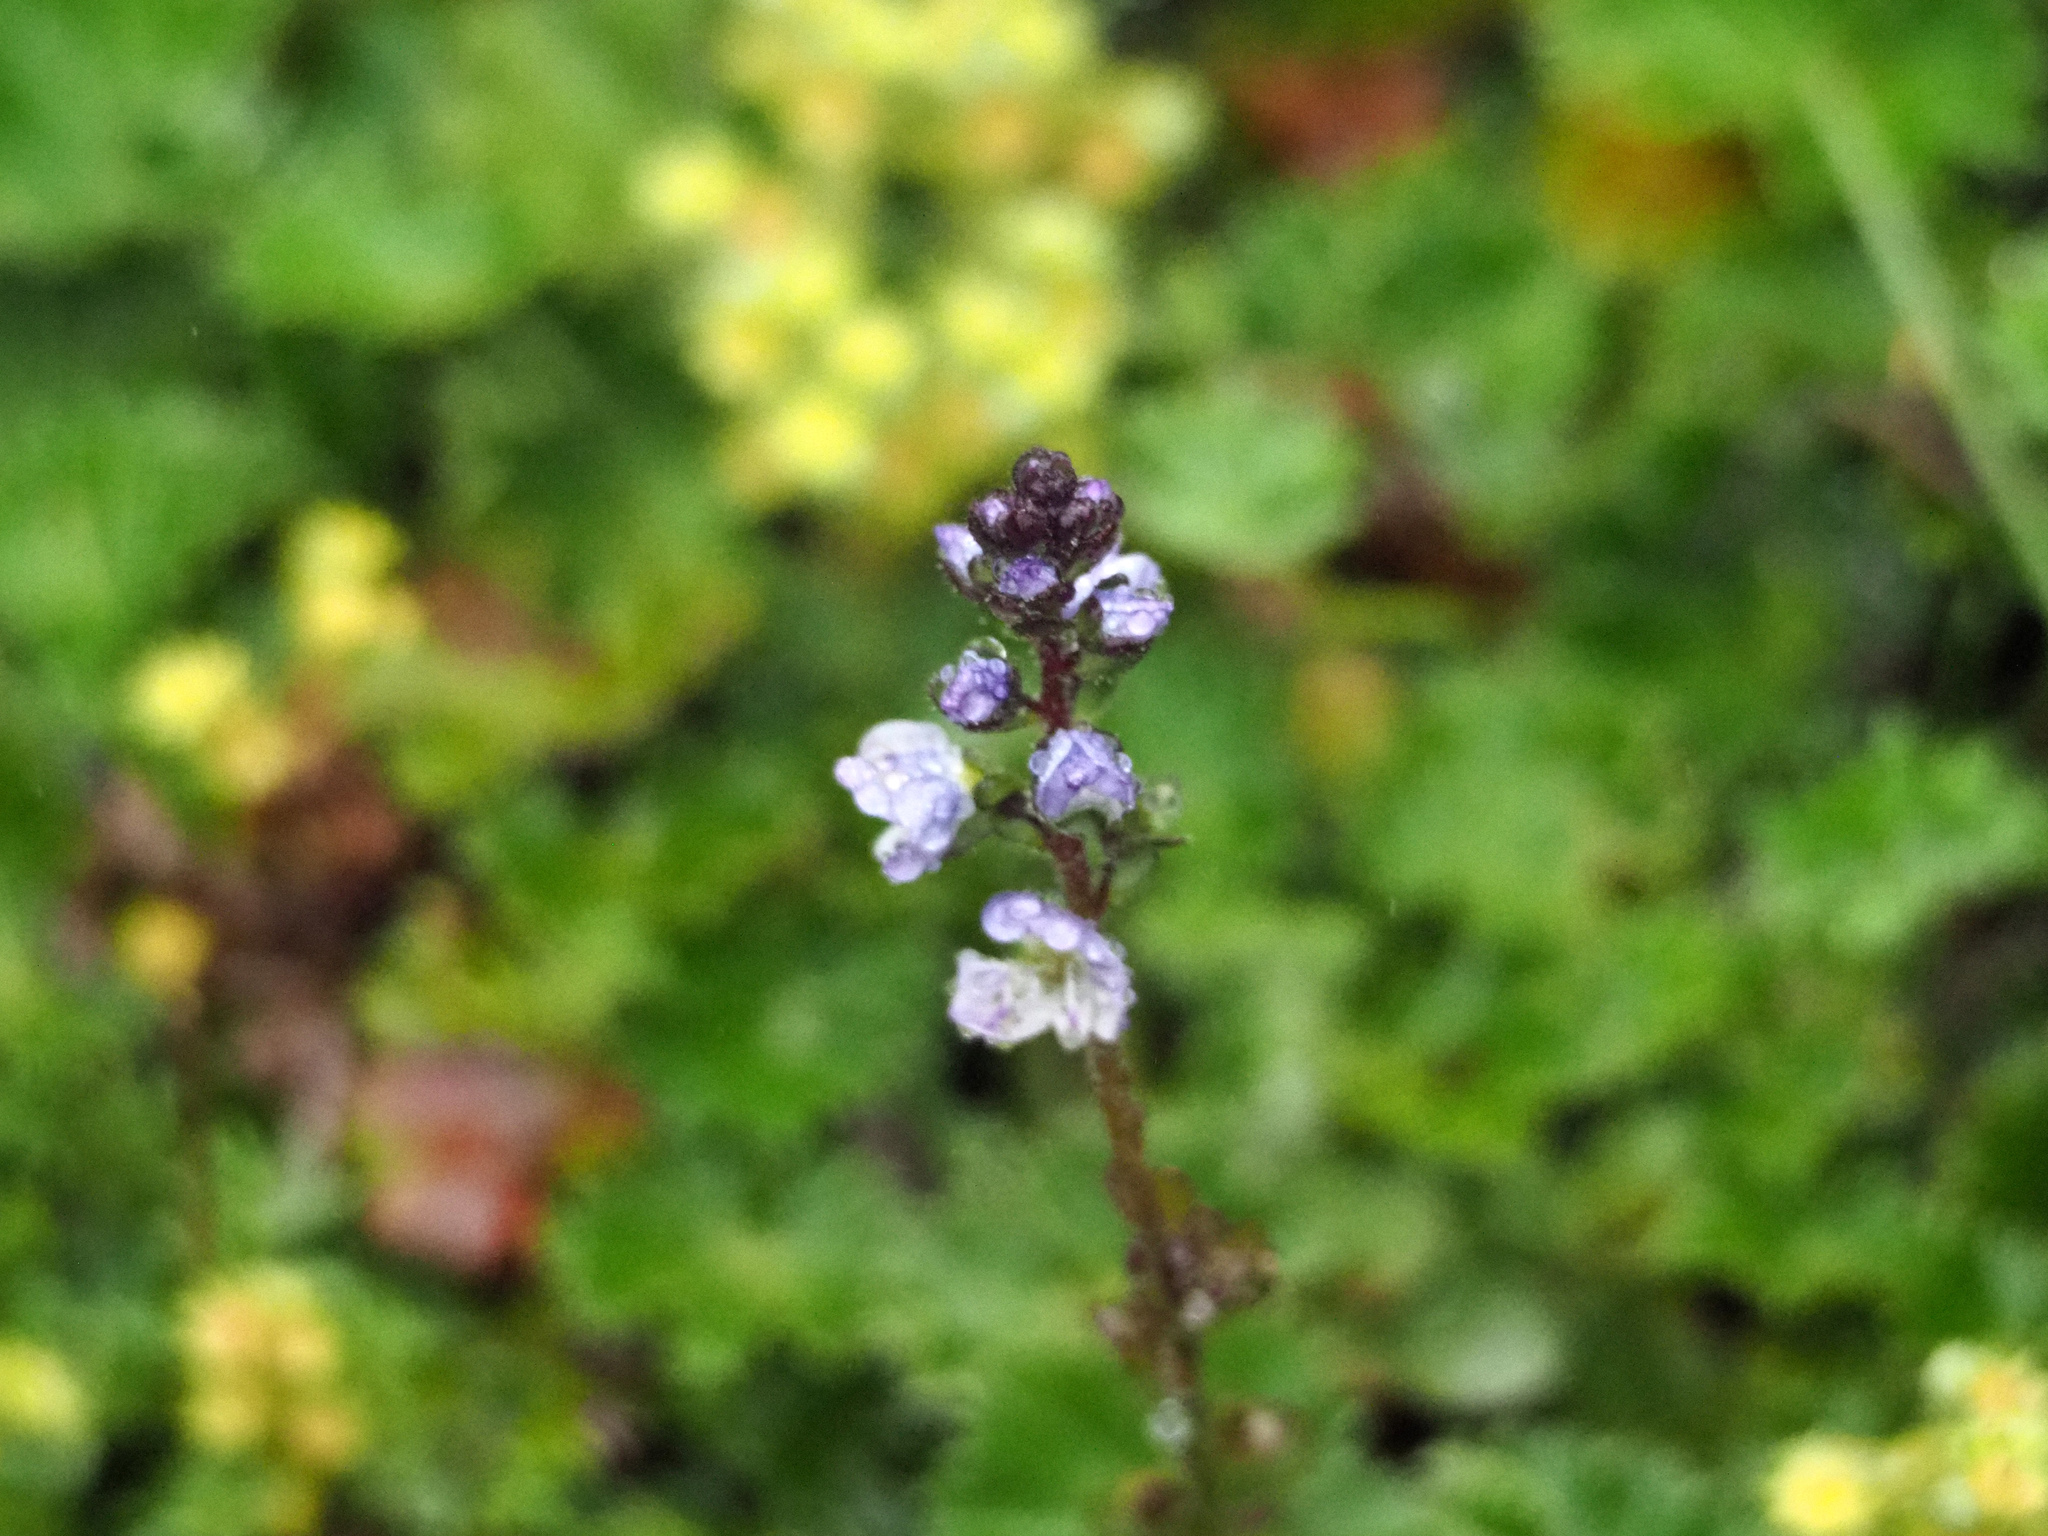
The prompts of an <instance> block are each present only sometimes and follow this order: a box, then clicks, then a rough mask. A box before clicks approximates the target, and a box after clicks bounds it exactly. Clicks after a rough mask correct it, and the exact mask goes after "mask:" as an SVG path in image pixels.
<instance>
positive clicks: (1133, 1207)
mask: <svg viewBox="0 0 2048 1536" xmlns="http://www.w3.org/2000/svg"><path fill="white" fill-rule="evenodd" d="M1038 659H1039V677H1040V683H1039V694H1038V699H1037V701H1036V702H1035V704H1034V708H1035V709H1036V711H1037V713H1038V715H1039V718H1040V719H1042V720H1043V721H1044V722H1045V729H1046V734H1047V736H1050V735H1051V734H1052V732H1054V731H1059V730H1065V729H1067V728H1068V727H1069V726H1071V725H1072V724H1073V718H1074V700H1075V697H1076V696H1077V695H1078V694H1079V692H1080V684H1081V678H1080V673H1079V670H1078V665H1077V664H1078V661H1079V658H1078V657H1077V656H1075V655H1074V654H1072V653H1070V652H1067V651H1065V650H1062V649H1061V648H1060V647H1059V645H1058V643H1057V642H1056V641H1051V640H1041V641H1040V642H1039V644H1038ZM1035 824H1036V826H1037V828H1038V835H1039V839H1040V841H1041V842H1043V843H1044V845H1045V851H1046V852H1047V853H1049V854H1050V855H1051V856H1052V861H1053V865H1054V867H1055V868H1057V869H1058V871H1059V876H1060V891H1061V894H1062V896H1063V897H1064V899H1065V901H1066V904H1067V910H1068V911H1070V912H1072V913H1073V914H1074V915H1075V916H1077V917H1084V918H1086V919H1087V920H1088V921H1089V922H1091V923H1093V922H1098V921H1100V920H1101V918H1102V915H1103V913H1104V912H1106V911H1107V910H1108V908H1109V897H1110V887H1111V884H1112V881H1113V879H1114V874H1115V872H1114V870H1111V869H1105V870H1104V871H1103V873H1102V878H1101V879H1100V880H1097V879H1096V878H1095V874H1094V871H1093V870H1092V869H1091V868H1090V867H1089V862H1088V845H1087V843H1086V842H1085V841H1083V840H1082V839H1081V838H1080V837H1078V836H1076V835H1075V834H1073V833H1071V832H1062V831H1060V830H1059V829H1058V828H1057V827H1054V826H1052V825H1050V824H1049V823H1046V822H1042V821H1041V822H1037V823H1035ZM1087 1059H1088V1079H1089V1082H1090V1083H1091V1084H1092V1085H1093V1086H1094V1089H1095V1102H1096V1103H1097V1105H1099V1106H1100V1107H1101V1110H1102V1119H1103V1123H1104V1125H1105V1126H1106V1127H1107V1128H1108V1131H1109V1169H1108V1172H1107V1174H1106V1176H1105V1182H1106V1183H1107V1184H1108V1186H1109V1194H1110V1199H1111V1200H1112V1201H1113V1202H1114V1204H1115V1205H1116V1208H1117V1214H1118V1215H1120V1216H1122V1217H1123V1219H1124V1222H1125V1224H1126V1225H1127V1226H1129V1227H1130V1229H1131V1233H1132V1236H1133V1237H1135V1238H1136V1239H1137V1243H1138V1248H1139V1251H1140V1252H1141V1253H1142V1255H1143V1258H1144V1264H1143V1270H1144V1273H1143V1274H1142V1275H1141V1276H1139V1277H1138V1279H1139V1282H1140V1283H1141V1284H1142V1285H1143V1286H1144V1287H1145V1288H1146V1289H1147V1290H1148V1291H1150V1292H1151V1300H1152V1302H1153V1304H1154V1305H1155V1306H1156V1307H1157V1308H1158V1309H1159V1312H1160V1315H1161V1316H1162V1317H1164V1318H1165V1319H1166V1329H1167V1335H1166V1338H1165V1340H1164V1341H1163V1345H1162V1348H1161V1350H1160V1354H1159V1360H1158V1369H1159V1378H1160V1385H1161V1386H1162V1387H1163V1388H1164V1389H1165V1391H1166V1392H1167V1394H1168V1395H1169V1396H1171V1397H1173V1398H1175V1399H1177V1400H1178V1401H1179V1402H1180V1404H1181V1406H1182V1407H1183V1408H1185V1409H1186V1410H1187V1413H1188V1416H1189V1420H1190V1432H1189V1436H1188V1440H1187V1444H1186V1446H1185V1448H1184V1449H1183V1451H1182V1461H1183V1463H1184V1465H1185V1467H1186V1469H1187V1474H1188V1480H1189V1483H1190V1491H1191V1493H1192V1494H1193V1504H1194V1507H1193V1509H1192V1510H1191V1511H1190V1514H1189V1519H1188V1522H1187V1525H1186V1529H1187V1530H1188V1531H1189V1532H1191V1533H1196V1532H1202V1531H1206V1530H1208V1529H1210V1528H1211V1521H1212V1509H1213V1500H1214V1474H1213V1470H1212V1466H1211V1461H1210V1455H1209V1426H1208V1414H1207V1405H1206V1401H1205V1398H1204V1394H1203V1390H1202V1340H1201V1336H1200V1334H1199V1333H1197V1332H1196V1331H1195V1330H1193V1329H1191V1328H1189V1327H1188V1326H1187V1324H1186V1322H1185V1321H1184V1320H1183V1306H1184V1304H1185V1303H1186V1301H1187V1297H1186V1296H1184V1295H1182V1294H1181V1290H1182V1287H1181V1286H1180V1284H1179V1283H1178V1281H1177V1279H1176V1266H1175V1265H1174V1263H1173V1261H1172V1230H1171V1227H1170V1225H1169V1223H1168V1222H1167V1219H1166V1210H1165V1207H1164V1206H1163V1205H1162V1204H1161V1203H1160V1199H1159V1181H1158V1177H1157V1175H1156V1174H1155V1173H1154V1172H1153V1170H1152V1168H1151V1167H1150V1166H1149V1165H1148V1164H1147V1163H1146V1161H1145V1109H1144V1106H1143V1105H1142V1104H1140V1103H1139V1102H1138V1096H1137V1092H1136V1089H1135V1087H1134V1085H1133V1083H1132V1079H1131V1066H1130V1060H1129V1058H1128V1057H1127V1056H1126V1055H1125V1054H1124V1048H1123V1046H1122V1045H1121V1044H1120V1043H1119V1042H1117V1041H1114V1040H1092V1041H1090V1042H1089V1043H1088V1048H1087Z"/></svg>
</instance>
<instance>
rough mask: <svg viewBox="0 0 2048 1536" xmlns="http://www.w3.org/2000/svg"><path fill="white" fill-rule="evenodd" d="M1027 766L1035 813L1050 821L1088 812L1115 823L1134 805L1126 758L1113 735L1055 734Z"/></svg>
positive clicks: (1086, 730)
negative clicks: (1032, 784) (1034, 788)
mask: <svg viewBox="0 0 2048 1536" xmlns="http://www.w3.org/2000/svg"><path fill="white" fill-rule="evenodd" d="M1030 768H1031V773H1032V776H1033V777H1034V778H1035V779H1036V780H1037V781H1038V788H1037V795H1036V798H1037V801H1038V809H1039V810H1040V811H1041V812H1042V813H1043V814H1044V815H1046V816H1048V817H1050V818H1051V819H1052V820H1054V821H1058V820H1060V819H1061V818H1062V817H1065V816H1068V815H1071V814H1072V813H1073V812H1075V811H1088V810H1095V811H1100V812H1102V814H1103V815H1105V816H1107V817H1108V818H1109V819H1110V820H1111V821H1117V820H1120V819H1121V818H1122V816H1123V814H1124V812H1125V811H1128V810H1129V809H1130V808H1131V807H1132V806H1134V805H1136V804H1137V803H1138V780H1137V776H1136V775H1135V774H1133V773H1132V772H1131V760H1130V758H1129V757H1127V756H1125V755H1124V753H1122V752H1121V751H1119V750H1118V748H1117V740H1116V738H1115V737H1114V736H1105V735H1104V734H1103V733H1102V732H1100V731H1098V730H1094V729H1092V728H1091V727H1089V726H1085V725H1083V726H1076V727H1074V728H1073V729H1071V730H1064V731H1054V732H1053V733H1052V740H1050V741H1048V742H1047V743H1046V744H1045V745H1044V746H1042V747H1040V748H1039V749H1038V750H1037V751H1036V752H1034V753H1032V754H1031V760H1030Z"/></svg>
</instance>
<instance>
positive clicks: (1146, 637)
mask: <svg viewBox="0 0 2048 1536" xmlns="http://www.w3.org/2000/svg"><path fill="white" fill-rule="evenodd" d="M1095 605H1096V608H1097V610H1098V611H1099V612H1100V613H1101V614H1102V641H1103V644H1104V645H1105V646H1108V647H1110V648H1112V649H1115V648H1117V647H1120V646H1135V645H1149V644H1151V642H1152V641H1154V640H1156V639H1158V638H1159V636H1160V635H1161V634H1162V633H1164V631H1165V629H1166V621H1167V620H1168V619H1170V618H1172V617H1173V599H1172V598H1170V597H1168V596H1167V595H1166V594H1165V593H1164V592H1153V591H1147V590H1145V589H1144V588H1141V587H1105V588H1104V589H1103V590H1102V591H1101V592H1099V593H1097V594H1096V598H1095Z"/></svg>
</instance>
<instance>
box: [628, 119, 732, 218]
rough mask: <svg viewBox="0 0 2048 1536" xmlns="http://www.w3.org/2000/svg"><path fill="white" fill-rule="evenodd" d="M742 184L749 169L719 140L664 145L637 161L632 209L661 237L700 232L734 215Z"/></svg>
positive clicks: (722, 140)
mask: <svg viewBox="0 0 2048 1536" xmlns="http://www.w3.org/2000/svg"><path fill="white" fill-rule="evenodd" d="M746 185H747V168H746V166H745V164H744V163H743V162H742V161H741V160H740V157H739V155H738V154H737V153H736V152H735V151H734V149H733V147H732V146H731V145H730V144H729V143H727V142H726V141H725V140H724V139H723V138H717V137H706V138H702V139H696V140H691V141H689V142H685V143H678V144H665V145H663V146H661V147H660V148H658V149H656V150H654V151H653V152H652V153H650V154H649V155H648V156H647V158H646V159H645V160H644V161H643V162H642V163H641V166H640V173H639V175H638V176H637V177H636V178H635V179H634V184H633V206H634V208H635V209H636V210H637V211H638V213H639V215H640V217H641V219H642V220H643V221H644V222H645V223H646V224H647V225H648V227H649V228H651V229H654V230H657V231H659V232H661V233H663V234H670V235H694V234H701V233H703V232H704V231H706V230H710V229H716V228H717V227H718V226H719V225H720V224H723V223H724V222H725V221H726V220H727V219H728V218H730V217H731V216H732V213H733V210H734V209H736V208H737V207H738V206H739V203H740V195H741V193H742V192H744V191H745V189H746Z"/></svg>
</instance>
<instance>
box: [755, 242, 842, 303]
mask: <svg viewBox="0 0 2048 1536" xmlns="http://www.w3.org/2000/svg"><path fill="white" fill-rule="evenodd" d="M858 286H859V276H858V270H857V265H856V263H855V261H854V259H853V255H852V253H851V252H850V251H848V250H847V248H846V246H845V245H844V244H843V243H842V242H840V241H838V240H835V239H832V238H830V237H829V236H823V235H818V234H815V233H814V234H812V235H811V236H810V237H809V238H807V239H802V240H799V241H797V242H796V243H795V244H793V245H792V246H791V247H790V248H789V249H788V250H786V251H784V252H783V253H782V256H781V259H780V260H778V261H776V262H775V263H774V264H773V265H772V266H771V267H770V268H769V273H768V285H767V293H766V300H767V302H768V303H770V304H772V305H774V306H775V307H776V308H777V309H778V310H780V311H781V312H782V313H783V314H785V315H787V316H789V317H790V318H791V319H793V320H799V321H818V320H823V319H826V318H828V317H830V316H833V315H837V314H838V313H839V312H840V311H841V310H843V309H845V308H846V306H847V304H848V303H849V302H850V301H851V300H852V298H853V295H854V292H855V289H856V288H857V287H858Z"/></svg>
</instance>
